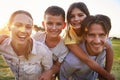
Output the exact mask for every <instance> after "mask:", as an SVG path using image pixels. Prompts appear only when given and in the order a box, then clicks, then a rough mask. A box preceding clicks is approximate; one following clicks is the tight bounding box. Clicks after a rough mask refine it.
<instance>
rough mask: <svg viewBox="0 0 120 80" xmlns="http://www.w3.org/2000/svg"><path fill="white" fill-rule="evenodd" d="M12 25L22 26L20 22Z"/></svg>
mask: <svg viewBox="0 0 120 80" xmlns="http://www.w3.org/2000/svg"><path fill="white" fill-rule="evenodd" d="M14 26H15V27H22V26H23V24H22V23H15V24H14Z"/></svg>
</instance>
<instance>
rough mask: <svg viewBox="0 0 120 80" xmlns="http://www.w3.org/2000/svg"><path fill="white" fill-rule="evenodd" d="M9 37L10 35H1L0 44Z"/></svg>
mask: <svg viewBox="0 0 120 80" xmlns="http://www.w3.org/2000/svg"><path fill="white" fill-rule="evenodd" d="M8 37H9V36H8V35H0V44H1V43H2V42H3V41H4V40H5V39H6V38H8Z"/></svg>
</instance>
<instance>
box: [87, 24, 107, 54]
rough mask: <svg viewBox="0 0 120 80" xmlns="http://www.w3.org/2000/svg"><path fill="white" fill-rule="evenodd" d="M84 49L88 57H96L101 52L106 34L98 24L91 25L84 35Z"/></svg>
mask: <svg viewBox="0 0 120 80" xmlns="http://www.w3.org/2000/svg"><path fill="white" fill-rule="evenodd" d="M85 40H86V48H87V51H88V53H89V54H90V55H93V56H97V55H98V54H99V53H100V52H102V51H103V48H104V45H105V43H106V40H107V34H106V33H105V31H104V29H103V27H102V26H101V25H99V24H92V25H91V27H90V28H89V29H88V32H87V34H86V35H85Z"/></svg>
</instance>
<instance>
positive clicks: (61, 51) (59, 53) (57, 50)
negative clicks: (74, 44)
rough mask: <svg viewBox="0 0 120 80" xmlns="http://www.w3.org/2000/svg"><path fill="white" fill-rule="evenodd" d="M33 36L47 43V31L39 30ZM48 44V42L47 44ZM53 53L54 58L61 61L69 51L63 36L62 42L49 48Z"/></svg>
mask: <svg viewBox="0 0 120 80" xmlns="http://www.w3.org/2000/svg"><path fill="white" fill-rule="evenodd" d="M33 38H34V39H35V40H37V41H39V42H42V43H43V44H45V39H46V33H45V32H37V33H36V34H35V35H34V36H33ZM45 45H46V44H45ZM49 49H50V50H51V51H52V53H53V60H54V61H56V60H57V59H58V61H59V62H60V63H61V62H62V61H63V59H64V58H65V56H66V55H67V53H68V48H67V47H66V46H65V44H64V41H63V39H62V38H61V40H60V42H59V43H58V44H57V45H56V46H55V47H53V48H49Z"/></svg>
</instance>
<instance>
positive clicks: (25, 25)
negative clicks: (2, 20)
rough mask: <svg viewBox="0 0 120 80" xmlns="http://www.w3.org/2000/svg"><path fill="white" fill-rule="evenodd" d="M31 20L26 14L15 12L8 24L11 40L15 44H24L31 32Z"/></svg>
mask: <svg viewBox="0 0 120 80" xmlns="http://www.w3.org/2000/svg"><path fill="white" fill-rule="evenodd" d="M32 27H33V20H32V19H31V18H30V17H29V16H27V15H26V14H23V13H21V14H17V15H16V16H15V17H14V19H13V22H12V25H11V26H10V30H11V36H12V41H13V42H14V43H17V44H26V43H27V41H28V39H30V35H31V33H32Z"/></svg>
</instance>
